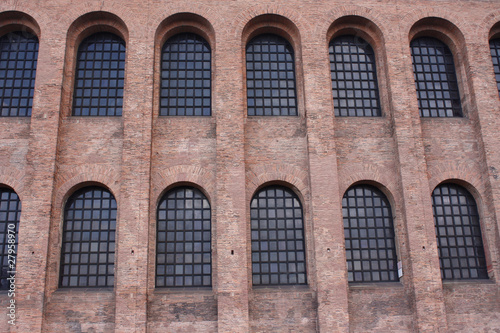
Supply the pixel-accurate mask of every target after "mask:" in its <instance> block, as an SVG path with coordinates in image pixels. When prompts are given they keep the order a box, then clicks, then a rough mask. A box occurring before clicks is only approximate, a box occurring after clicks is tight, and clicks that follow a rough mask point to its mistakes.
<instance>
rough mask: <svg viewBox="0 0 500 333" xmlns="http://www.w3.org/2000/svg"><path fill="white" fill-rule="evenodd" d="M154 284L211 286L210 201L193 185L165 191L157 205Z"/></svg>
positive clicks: (165, 285) (158, 285) (159, 285)
mask: <svg viewBox="0 0 500 333" xmlns="http://www.w3.org/2000/svg"><path fill="white" fill-rule="evenodd" d="M157 218H158V219H157V222H158V224H157V228H156V287H210V286H211V285H212V279H211V276H212V245H211V242H212V236H211V230H212V228H211V220H212V218H211V211H210V203H209V202H208V199H207V198H206V197H205V195H203V193H202V192H201V191H200V190H198V189H196V188H192V187H179V188H175V189H173V190H171V191H169V192H167V193H166V194H165V195H164V196H163V197H162V199H161V201H160V203H159V206H158V216H157Z"/></svg>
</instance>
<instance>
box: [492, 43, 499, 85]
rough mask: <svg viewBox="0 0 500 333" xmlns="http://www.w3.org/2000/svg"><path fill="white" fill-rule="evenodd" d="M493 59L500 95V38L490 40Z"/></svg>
mask: <svg viewBox="0 0 500 333" xmlns="http://www.w3.org/2000/svg"><path fill="white" fill-rule="evenodd" d="M490 51H491V61H492V62H493V69H494V70H495V79H496V80H497V89H498V94H499V95H500V38H497V39H492V40H490Z"/></svg>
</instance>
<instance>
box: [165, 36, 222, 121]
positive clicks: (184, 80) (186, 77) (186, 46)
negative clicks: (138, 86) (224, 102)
mask: <svg viewBox="0 0 500 333" xmlns="http://www.w3.org/2000/svg"><path fill="white" fill-rule="evenodd" d="M211 73H212V70H211V51H210V45H209V44H208V43H207V41H206V40H205V39H203V38H202V37H200V36H198V35H196V34H193V33H182V34H178V35H175V36H173V37H171V38H170V39H169V40H167V41H166V42H165V44H164V45H163V48H162V52H161V87H160V88H161V92H160V116H210V115H211V82H212V76H211V75H212V74H211Z"/></svg>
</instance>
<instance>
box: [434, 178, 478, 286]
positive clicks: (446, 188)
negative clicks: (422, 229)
mask: <svg viewBox="0 0 500 333" xmlns="http://www.w3.org/2000/svg"><path fill="white" fill-rule="evenodd" d="M432 208H433V210H434V223H435V226H436V237H437V244H438V250H439V264H440V266H441V277H442V278H443V279H445V280H456V279H487V278H488V272H487V270H486V259H485V255H484V248H483V240H482V237H481V227H480V225H479V214H478V211H477V206H476V201H475V200H474V198H473V197H472V195H471V194H470V193H469V192H468V191H467V190H466V189H465V188H463V187H461V186H459V185H456V184H451V183H445V184H441V185H439V186H438V187H436V188H435V189H434V192H432Z"/></svg>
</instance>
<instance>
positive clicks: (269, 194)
mask: <svg viewBox="0 0 500 333" xmlns="http://www.w3.org/2000/svg"><path fill="white" fill-rule="evenodd" d="M250 219H251V235H252V281H253V284H254V285H286V284H306V283H307V279H306V278H307V275H306V254H305V246H304V222H303V215H302V205H301V204H300V200H299V198H298V197H297V195H296V194H295V193H294V192H293V191H292V190H290V189H288V188H286V187H282V186H269V187H266V188H263V189H262V190H260V191H259V192H258V193H257V194H255V195H254V197H253V198H252V202H251V204H250Z"/></svg>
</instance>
